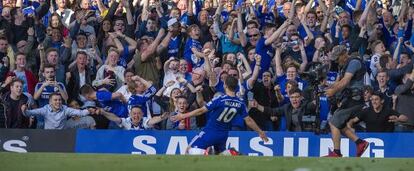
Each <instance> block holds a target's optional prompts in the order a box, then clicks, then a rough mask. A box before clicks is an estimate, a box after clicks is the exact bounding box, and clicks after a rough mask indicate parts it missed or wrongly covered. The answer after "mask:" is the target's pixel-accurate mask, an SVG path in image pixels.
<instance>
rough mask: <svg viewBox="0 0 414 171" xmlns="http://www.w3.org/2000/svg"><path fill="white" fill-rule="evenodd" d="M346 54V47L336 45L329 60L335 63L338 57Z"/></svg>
mask: <svg viewBox="0 0 414 171" xmlns="http://www.w3.org/2000/svg"><path fill="white" fill-rule="evenodd" d="M346 53H348V50H347V49H346V46H344V45H337V46H335V47H333V49H332V55H331V60H333V61H336V60H337V59H338V57H339V56H341V55H343V54H346Z"/></svg>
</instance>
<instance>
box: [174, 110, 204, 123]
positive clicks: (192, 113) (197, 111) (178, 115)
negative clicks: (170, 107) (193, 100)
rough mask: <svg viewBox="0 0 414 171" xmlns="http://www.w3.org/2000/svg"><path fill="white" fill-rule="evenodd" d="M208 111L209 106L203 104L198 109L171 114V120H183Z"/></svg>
mask: <svg viewBox="0 0 414 171" xmlns="http://www.w3.org/2000/svg"><path fill="white" fill-rule="evenodd" d="M207 111H208V109H207V107H205V106H203V107H201V108H198V109H196V110H193V111H191V112H188V113H186V114H182V113H179V114H177V115H174V116H171V121H173V122H177V121H180V120H183V119H185V118H189V117H193V116H198V115H202V114H203V113H206V112H207Z"/></svg>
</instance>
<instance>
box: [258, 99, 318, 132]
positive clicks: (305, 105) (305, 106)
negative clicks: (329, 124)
mask: <svg viewBox="0 0 414 171" xmlns="http://www.w3.org/2000/svg"><path fill="white" fill-rule="evenodd" d="M315 108H316V106H315V105H314V103H312V102H306V101H302V103H301V106H300V108H299V116H298V118H299V122H300V125H301V128H302V130H303V123H302V118H303V116H305V115H315V116H316V125H319V116H317V115H316V114H315ZM292 110H293V107H292V105H291V104H290V103H288V104H285V105H283V106H281V107H277V108H270V107H264V113H270V115H271V116H278V117H280V116H282V115H284V116H285V118H286V129H287V130H288V131H294V128H293V123H292Z"/></svg>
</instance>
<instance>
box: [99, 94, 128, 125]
mask: <svg viewBox="0 0 414 171" xmlns="http://www.w3.org/2000/svg"><path fill="white" fill-rule="evenodd" d="M96 98H97V101H98V102H99V103H98V104H99V106H100V107H102V108H104V110H106V111H108V112H111V113H113V114H115V115H116V116H118V117H121V118H126V117H128V109H127V106H126V105H125V104H123V103H122V102H121V101H119V100H112V93H111V92H109V91H97V92H96Z"/></svg>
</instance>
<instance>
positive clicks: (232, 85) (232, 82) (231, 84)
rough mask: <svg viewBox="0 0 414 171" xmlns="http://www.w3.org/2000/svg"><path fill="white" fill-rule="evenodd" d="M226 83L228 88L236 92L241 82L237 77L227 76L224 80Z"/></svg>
mask: <svg viewBox="0 0 414 171" xmlns="http://www.w3.org/2000/svg"><path fill="white" fill-rule="evenodd" d="M224 84H225V85H226V86H227V88H228V89H229V90H230V91H233V92H235V91H236V89H237V86H238V84H239V82H238V81H237V78H234V77H227V78H226V80H225V81H224Z"/></svg>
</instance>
